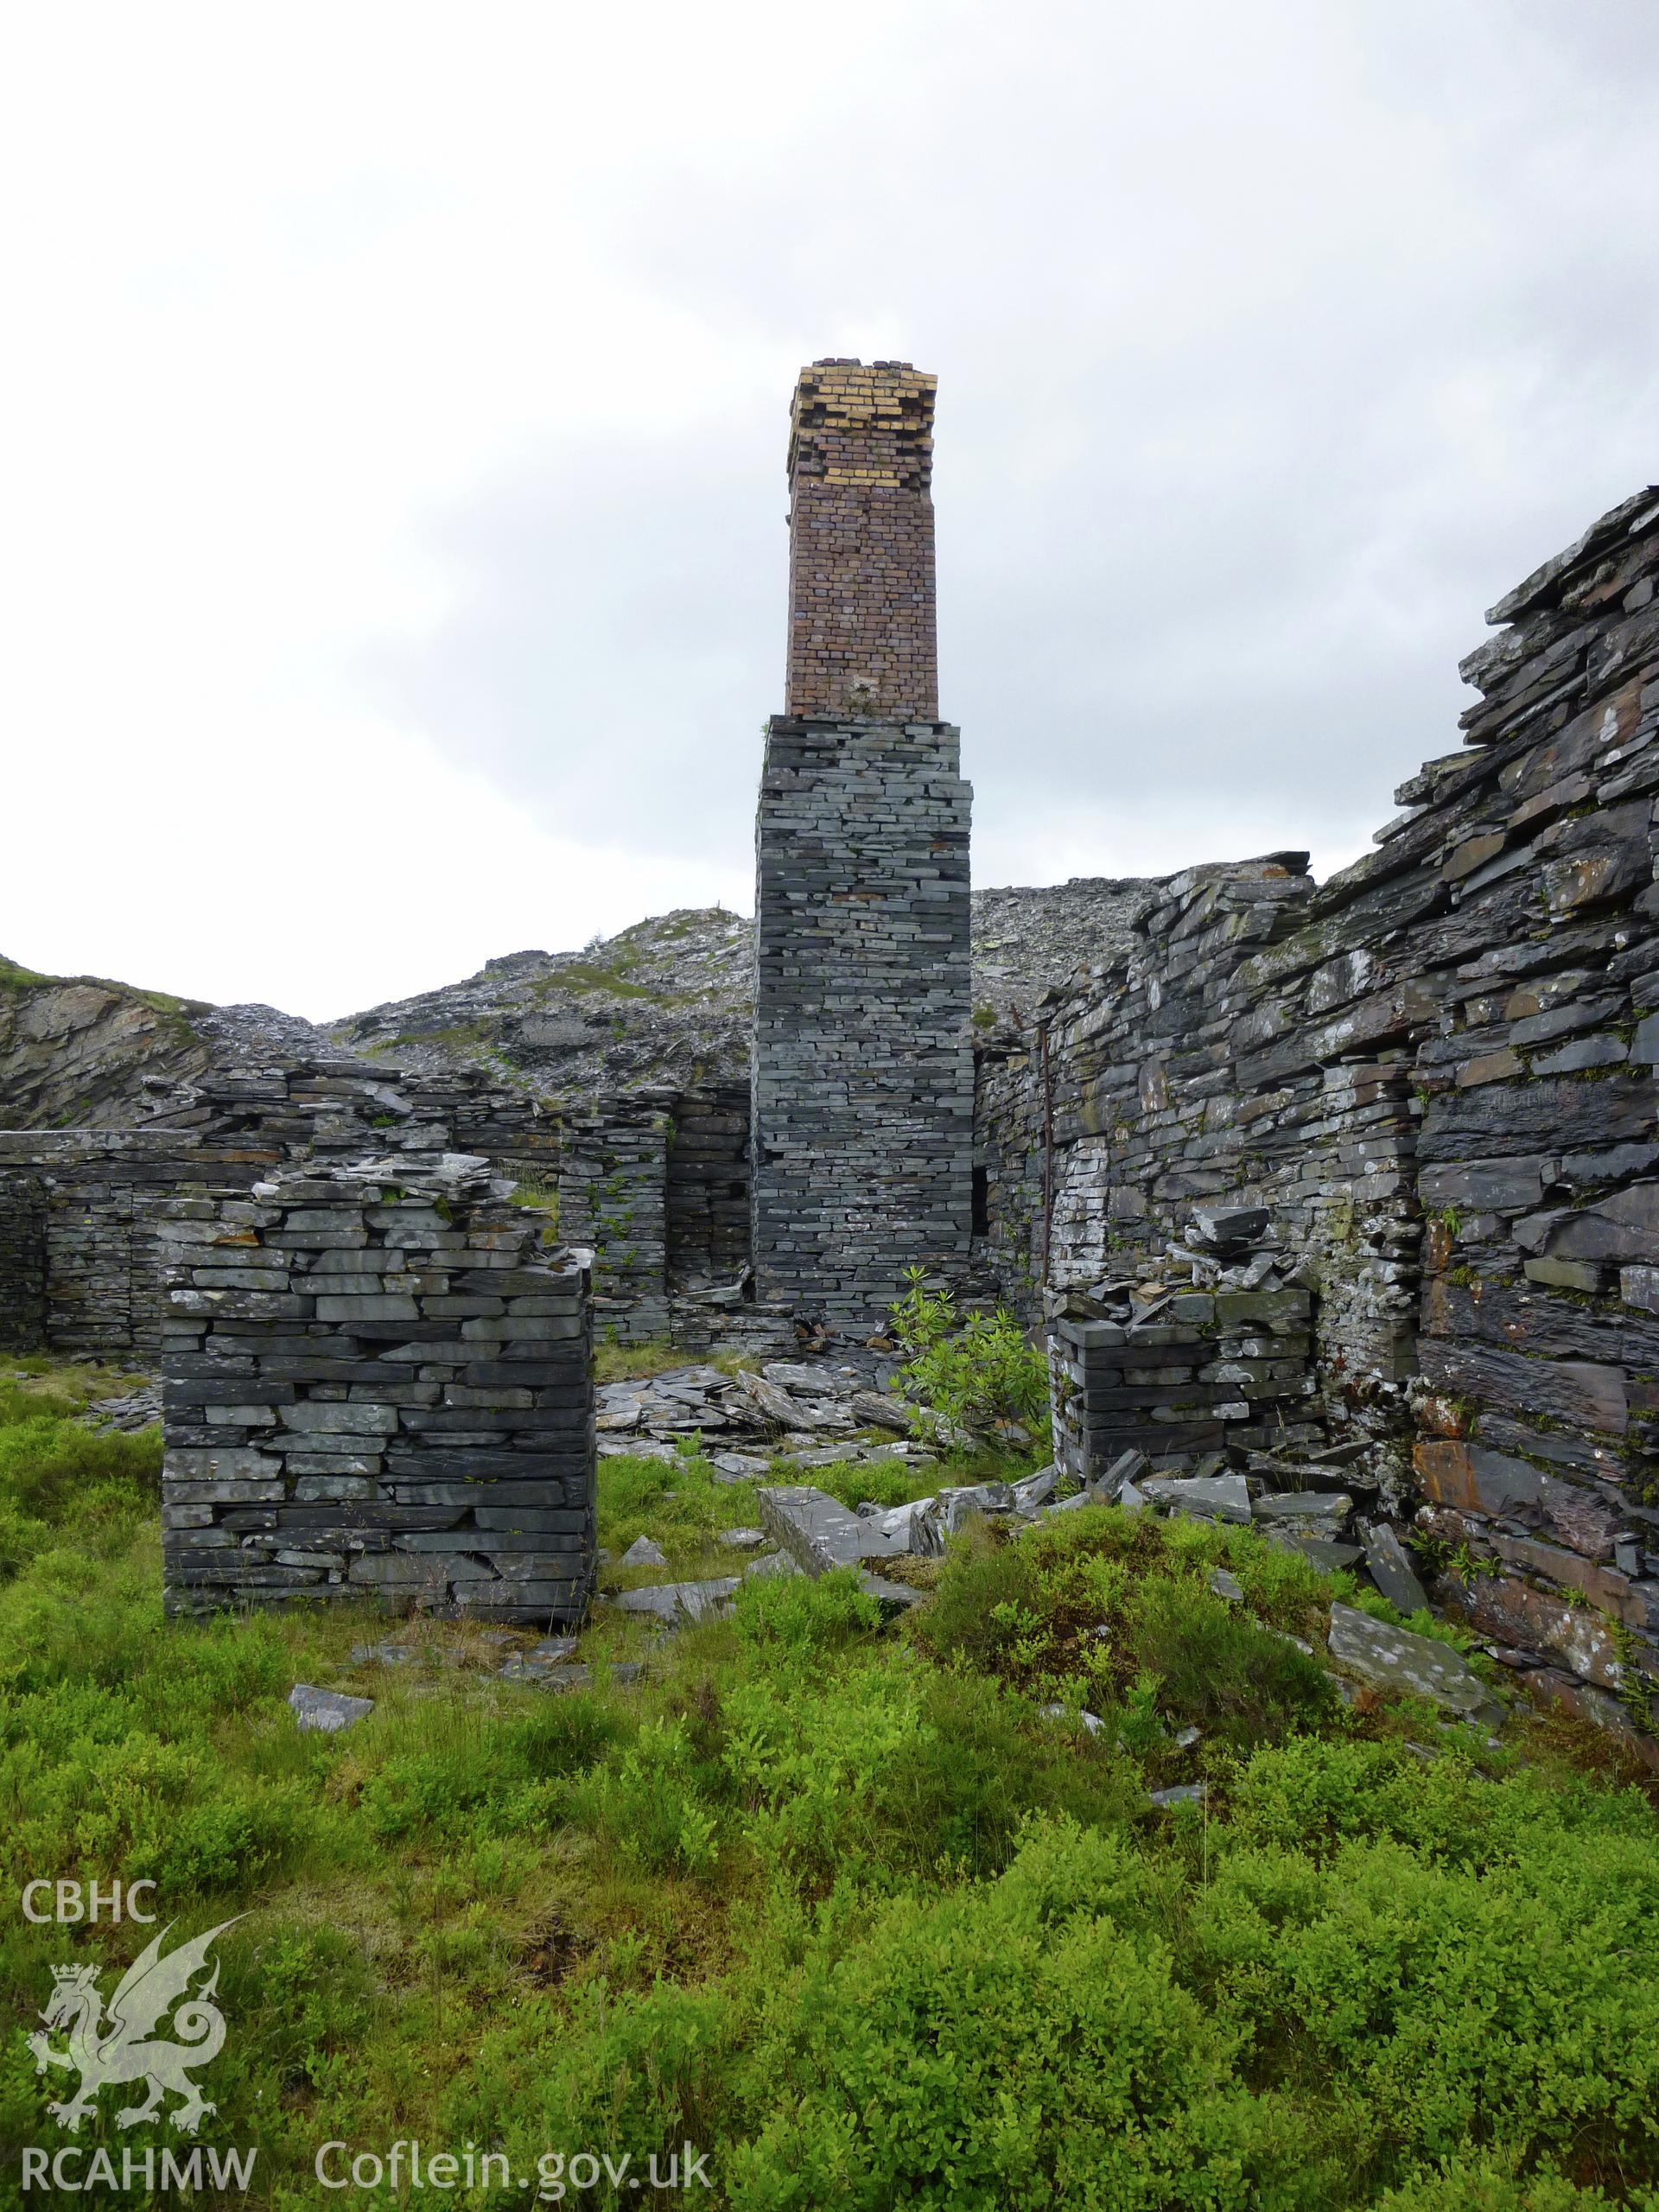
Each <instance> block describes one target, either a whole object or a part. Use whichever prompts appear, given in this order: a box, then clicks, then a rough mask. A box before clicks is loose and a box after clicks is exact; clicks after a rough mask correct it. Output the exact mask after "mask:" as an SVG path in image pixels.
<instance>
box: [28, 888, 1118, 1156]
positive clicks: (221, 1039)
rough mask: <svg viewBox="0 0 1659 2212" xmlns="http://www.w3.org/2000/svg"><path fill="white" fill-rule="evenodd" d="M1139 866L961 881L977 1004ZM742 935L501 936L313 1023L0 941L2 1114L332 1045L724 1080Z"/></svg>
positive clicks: (38, 1112) (610, 1076)
mask: <svg viewBox="0 0 1659 2212" xmlns="http://www.w3.org/2000/svg"><path fill="white" fill-rule="evenodd" d="M1157 882H1158V880H1157V879H1154V878H1142V877H1136V878H1129V879H1127V880H1112V879H1109V878H1107V877H1103V876H1093V877H1082V878H1078V879H1076V880H1073V881H1072V882H1071V883H1063V884H1056V885H1053V886H1051V887H1045V888H1042V889H1036V890H1007V891H979V892H976V893H975V894H974V1009H975V1014H974V1020H975V1027H976V1033H978V1034H979V1035H980V1036H981V1037H982V1038H1002V1037H1007V1036H1010V1035H1014V1034H1017V1033H1019V1032H1020V1030H1021V1029H1022V1028H1023V1027H1025V1026H1026V1025H1027V1022H1028V1020H1029V1019H1030V1015H1031V1012H1032V1009H1033V1006H1034V1004H1035V1001H1036V1000H1037V999H1038V997H1039V995H1041V993H1042V992H1043V990H1044V989H1045V988H1047V987H1048V986H1049V985H1050V984H1052V983H1055V982H1060V981H1062V980H1064V979H1065V977H1066V976H1071V974H1072V973H1074V972H1075V970H1076V969H1078V968H1080V967H1084V966H1088V965H1090V964H1097V963H1101V962H1103V961H1107V960H1110V959H1112V958H1114V957H1116V955H1117V954H1119V953H1120V952H1122V950H1124V949H1125V948H1126V947H1127V944H1128V938H1129V932H1130V931H1131V928H1132V926H1133V925H1134V923H1135V919H1136V918H1138V917H1139V916H1140V915H1141V913H1143V912H1145V911H1146V910H1147V907H1148V906H1150V905H1151V904H1152V902H1153V899H1154V893H1155V892H1156V889H1157ZM752 950H753V937H752V931H751V925H750V923H749V921H748V919H747V918H746V917H745V916H743V915H741V914H729V913H728V912H725V910H724V909H723V908H721V907H719V906H710V907H692V908H682V909H681V910H679V911H678V912H675V913H671V914H663V915H659V916H658V917H656V918H653V919H652V920H650V921H645V922H637V923H635V925H633V927H632V928H631V929H626V930H623V931H621V932H620V935H618V936H616V937H613V938H595V939H594V942H593V943H592V944H588V945H587V946H585V947H584V948H583V950H582V951H580V952H513V953H509V954H507V955H506V956H505V957H503V958H501V959H499V960H491V961H489V962H487V963H486V964H485V966H484V967H483V968H482V969H480V972H479V973H478V974H477V975H476V976H468V977H467V979H466V981H465V982H459V983H450V984H448V985H446V986H445V987H444V988H442V990H436V991H426V992H423V993H422V994H421V995H419V996H418V997H416V998H410V999H400V1000H397V1001H393V1002H392V1003H391V1004H390V1005H386V1006H378V1007H371V1008H370V1009H369V1010H368V1011H367V1012H366V1013H364V1014H353V1015H350V1016H348V1017H347V1018H346V1020H342V1021H337V1022H334V1023H332V1024H330V1025H329V1027H328V1028H327V1030H326V1031H325V1030H321V1029H318V1028H315V1027H313V1026H312V1024H311V1023H309V1022H308V1021H302V1020H299V1019H297V1018H296V1016H294V1015H292V1014H282V1013H279V1012H278V1011H277V1008H276V1007H265V1006H228V1007H214V1006H209V1005H207V1004H204V1003H203V1002H202V1001H200V1000H194V999H179V998H171V997H168V995H166V994H164V993H162V992H159V991H147V990H141V989H138V988H135V987H134V986H132V985H130V984H126V983H118V982H109V981H107V980H105V979H104V978H102V977H98V976H40V975H36V974H35V973H33V972H32V971H31V970H29V969H23V968H18V967H16V966H14V965H13V964H12V963H10V962H6V961H3V960H0V1128H70V1127H79V1128H124V1127H127V1126H129V1125H130V1124H131V1123H132V1122H137V1121H142V1120H143V1119H144V1118H145V1116H146V1114H147V1113H148V1112H149V1110H151V1109H152V1108H153V1106H154V1105H155V1104H156V1103H159V1095H160V1094H161V1093H162V1091H163V1090H164V1089H165V1087H166V1086H167V1085H168V1084H172V1083H176V1082H180V1081H182V1080H186V1079H188V1078H189V1077H194V1076H198V1075H200V1074H201V1073H202V1072H203V1071H205V1070H206V1069H207V1068H209V1067H212V1066H219V1067H222V1066H226V1065H238V1064H240V1065H272V1064H280V1063H281V1062H282V1061H283V1060H284V1059H288V1058H296V1057H300V1056H304V1055H310V1054H315V1053H316V1052H320V1051H324V1052H326V1051H327V1050H328V1049H329V1048H330V1046H333V1047H334V1048H335V1049H339V1048H341V1047H344V1048H346V1049H348V1050H350V1051H353V1052H364V1053H367V1054H369V1055H371V1056H372V1057H374V1058H385V1059H386V1060H387V1061H388V1062H391V1063H395V1064H397V1065H402V1066H408V1067H414V1068H417V1069H421V1068H425V1069H439V1068H442V1067H445V1066H453V1065H456V1064H457V1063H473V1064H476V1065H482V1066H485V1067H487V1068H489V1069H491V1070H492V1071H494V1072H495V1073H496V1074H497V1075H499V1076H500V1077H504V1078H505V1079H506V1080H507V1081H509V1082H512V1083H514V1084H523V1085H524V1087H525V1088H527V1089H529V1090H534V1091H536V1092H537V1094H538V1095H540V1096H545V1097H574V1096H580V1095H582V1093H584V1092H591V1091H594V1090H615V1089H618V1088H620V1087H622V1086H624V1085H626V1084H642V1083H665V1084H676V1085H684V1084H690V1083H693V1082H698V1081H711V1080H712V1081H725V1082H741V1081H742V1080H743V1077H744V1075H745V1072H746V1071H747V1054H748V1032H749V1012H750V1000H751V990H752V985H751V980H750V961H751V957H752Z"/></svg>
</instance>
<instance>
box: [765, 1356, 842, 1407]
mask: <svg viewBox="0 0 1659 2212" xmlns="http://www.w3.org/2000/svg"><path fill="white" fill-rule="evenodd" d="M760 1372H761V1373H762V1375H764V1376H766V1380H767V1382H768V1383H776V1384H777V1386H778V1388H779V1389H780V1390H788V1391H790V1392H791V1393H792V1394H793V1395H795V1396H797V1397H802V1398H834V1397H838V1396H840V1395H841V1394H842V1388H843V1385H844V1386H845V1387H846V1388H847V1389H848V1391H849V1394H850V1390H851V1386H852V1378H851V1376H837V1375H836V1371H835V1370H834V1368H832V1367H820V1366H817V1365H814V1364H811V1363H809V1362H807V1361H805V1360H800V1359H769V1360H768V1361H767V1362H766V1365H765V1366H764V1367H763V1368H762V1369H761V1370H760Z"/></svg>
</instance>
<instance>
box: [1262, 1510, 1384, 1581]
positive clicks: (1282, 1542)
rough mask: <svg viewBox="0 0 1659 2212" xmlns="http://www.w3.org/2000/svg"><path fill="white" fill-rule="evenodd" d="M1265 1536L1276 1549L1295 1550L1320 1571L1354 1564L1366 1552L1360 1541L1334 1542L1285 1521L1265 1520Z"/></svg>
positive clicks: (1332, 1571)
mask: <svg viewBox="0 0 1659 2212" xmlns="http://www.w3.org/2000/svg"><path fill="white" fill-rule="evenodd" d="M1262 1535H1263V1536H1264V1537H1265V1538H1266V1539H1267V1541H1268V1543H1270V1544H1271V1545H1272V1546H1273V1548H1274V1551H1276V1552H1294V1553H1295V1554H1296V1555H1297V1557H1298V1558H1299V1559H1305V1560H1306V1561H1307V1562H1308V1564H1309V1566H1310V1567H1318V1568H1319V1572H1320V1573H1321V1574H1334V1573H1336V1571H1337V1569H1338V1567H1352V1566H1353V1565H1354V1564H1355V1563H1356V1562H1357V1560H1360V1559H1362V1558H1363V1556H1364V1554H1363V1553H1362V1552H1361V1550H1360V1548H1359V1546H1358V1545H1357V1544H1336V1543H1332V1541H1331V1539H1330V1538H1329V1537H1328V1536H1311V1535H1308V1533H1307V1532H1306V1529H1287V1528H1286V1527H1285V1526H1284V1524H1283V1522H1272V1521H1269V1522H1266V1523H1265V1524H1264V1526H1263V1528H1262Z"/></svg>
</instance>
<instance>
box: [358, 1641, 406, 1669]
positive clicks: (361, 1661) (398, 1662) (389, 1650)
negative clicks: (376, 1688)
mask: <svg viewBox="0 0 1659 2212" xmlns="http://www.w3.org/2000/svg"><path fill="white" fill-rule="evenodd" d="M420 1656H421V1654H420V1653H419V1652H418V1651H417V1650H416V1649H415V1647H414V1645H413V1644H412V1643H354V1644H353V1646H352V1664H353V1666H354V1667H369V1666H373V1667H412V1666H413V1665H414V1664H415V1663H416V1661H417V1660H418V1659H419V1658H420Z"/></svg>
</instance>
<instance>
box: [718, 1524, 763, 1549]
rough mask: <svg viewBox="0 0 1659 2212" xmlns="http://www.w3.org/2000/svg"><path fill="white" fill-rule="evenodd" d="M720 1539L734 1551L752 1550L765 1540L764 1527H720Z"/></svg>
mask: <svg viewBox="0 0 1659 2212" xmlns="http://www.w3.org/2000/svg"><path fill="white" fill-rule="evenodd" d="M720 1541H721V1543H722V1544H725V1545H726V1546H728V1548H729V1549H731V1550H732V1551H735V1552H752V1551H754V1550H756V1549H757V1548H759V1547H760V1545H761V1544H764V1543H765V1542H766V1530H765V1529H721V1532H720Z"/></svg>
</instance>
